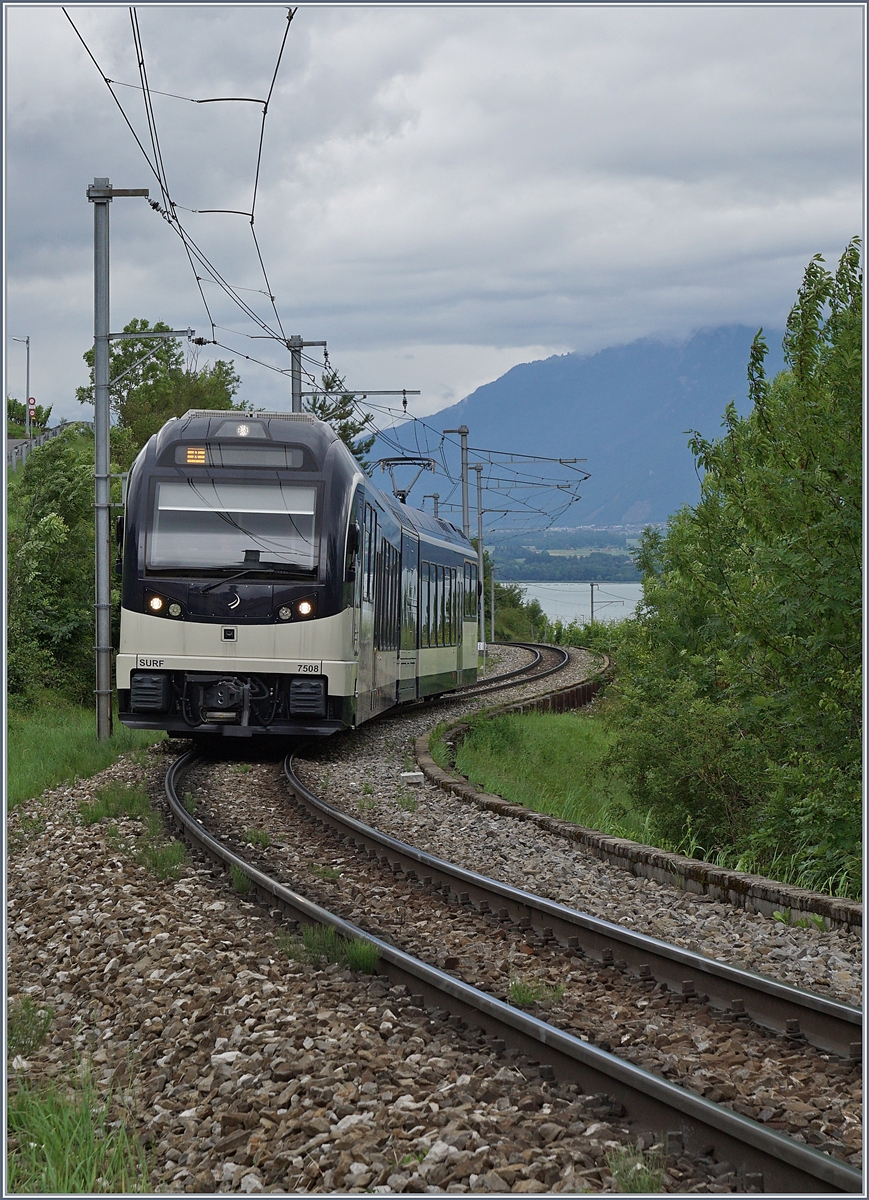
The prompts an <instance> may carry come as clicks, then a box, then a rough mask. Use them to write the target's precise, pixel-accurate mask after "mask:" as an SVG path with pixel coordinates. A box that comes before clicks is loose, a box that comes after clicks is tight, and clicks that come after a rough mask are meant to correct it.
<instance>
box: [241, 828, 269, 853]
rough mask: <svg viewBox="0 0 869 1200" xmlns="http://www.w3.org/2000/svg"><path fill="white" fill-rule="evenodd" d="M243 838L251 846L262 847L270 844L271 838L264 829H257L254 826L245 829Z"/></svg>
mask: <svg viewBox="0 0 869 1200" xmlns="http://www.w3.org/2000/svg"><path fill="white" fill-rule="evenodd" d="M244 840H245V841H246V842H247V843H248V844H249V845H251V846H261V847H262V848H263V849H265V848H266V847H267V846H270V845H271V844H272V839H271V837H270V835H269V834H268V833H267V832H266V830H265V829H257V828H256V827H255V826H251V828H250V829H245V831H244Z"/></svg>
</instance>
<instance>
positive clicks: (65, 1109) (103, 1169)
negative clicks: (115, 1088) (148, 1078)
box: [6, 1073, 151, 1196]
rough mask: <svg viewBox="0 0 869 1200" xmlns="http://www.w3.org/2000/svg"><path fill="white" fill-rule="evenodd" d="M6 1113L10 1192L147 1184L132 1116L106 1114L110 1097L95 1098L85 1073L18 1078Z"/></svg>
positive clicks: (126, 1188) (118, 1189)
mask: <svg viewBox="0 0 869 1200" xmlns="http://www.w3.org/2000/svg"><path fill="white" fill-rule="evenodd" d="M118 1115H119V1116H121V1117H122V1118H123V1115H122V1114H118ZM6 1117H7V1130H8V1135H9V1143H8V1145H9V1157H8V1166H7V1187H8V1191H9V1193H10V1194H13V1195H14V1194H19V1195H20V1194H22V1193H39V1194H43V1195H51V1196H60V1195H68V1194H70V1193H79V1194H100V1193H107V1192H111V1193H116V1194H118V1193H119V1194H124V1193H130V1192H144V1191H150V1190H151V1188H150V1186H149V1180H148V1162H147V1158H146V1155H145V1152H144V1150H143V1149H142V1146H141V1145H140V1144H139V1142H138V1140H137V1139H136V1137H135V1134H134V1133H132V1132H131V1129H132V1121H127V1120H125V1119H115V1120H112V1119H111V1117H112V1114H111V1097H109V1098H108V1099H107V1100H106V1101H104V1102H100V1100H99V1097H98V1096H97V1094H96V1089H95V1088H94V1085H93V1081H92V1079H91V1077H90V1075H89V1074H88V1073H85V1075H84V1076H83V1077H82V1078H81V1079H77V1080H76V1081H75V1082H74V1083H73V1082H69V1083H64V1082H62V1081H61V1082H58V1081H55V1080H51V1081H48V1082H46V1083H42V1084H39V1085H38V1086H33V1085H31V1084H30V1083H28V1082H26V1081H24V1080H19V1081H18V1083H17V1087H16V1088H15V1089H14V1090H13V1091H11V1092H10V1095H9V1097H8V1104H7V1109H6Z"/></svg>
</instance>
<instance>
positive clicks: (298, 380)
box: [287, 334, 304, 413]
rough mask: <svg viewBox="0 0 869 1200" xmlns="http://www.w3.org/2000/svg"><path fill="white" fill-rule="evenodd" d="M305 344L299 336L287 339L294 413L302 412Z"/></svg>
mask: <svg viewBox="0 0 869 1200" xmlns="http://www.w3.org/2000/svg"><path fill="white" fill-rule="evenodd" d="M303 345H304V342H303V341H302V338H301V336H300V335H299V334H296V335H295V336H294V337H290V338H287V349H288V350H289V352H290V363H291V368H290V374H291V378H292V381H293V412H294V413H300V412H301V411H302V346H303Z"/></svg>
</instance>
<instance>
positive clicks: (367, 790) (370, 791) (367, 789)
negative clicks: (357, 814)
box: [362, 779, 374, 796]
mask: <svg viewBox="0 0 869 1200" xmlns="http://www.w3.org/2000/svg"><path fill="white" fill-rule="evenodd" d="M362 795H363V796H373V795H374V788H373V787H372V786H371V781H370V780H368V779H366V780H365V782H364V783H363V785H362Z"/></svg>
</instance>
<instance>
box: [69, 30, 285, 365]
mask: <svg viewBox="0 0 869 1200" xmlns="http://www.w3.org/2000/svg"><path fill="white" fill-rule="evenodd" d="M61 11H62V12H63V14H64V16H65V17H66V19H67V21H68V22H69V24H70V26H71V27H72V29H73V32H74V33H75V35H76V37H77V38H78V40H79V42H80V43H81V44H82V46H83V47H84V50H85V52H86V54H87V55H88V57H89V59H90V60H91V62H92V63H93V65H94V67H95V68H96V70H97V72H98V73H99V75H100V78H101V79H102V80H103V82H104V83H105V84H106V86H107V87H108V90H109V93H110V95H111V97H112V99H113V100H114V102H115V105H116V106H117V108H118V111H119V112H120V114H121V116H122V118H123V120H124V123H125V124H126V126H127V128H128V129H129V131H130V133H131V134H132V136H133V139H134V141H135V142H136V145H137V146H138V147H139V149H140V151H141V153H142V156H143V158H144V159H145V162H146V163H147V165H148V168H149V170H150V171H151V173H152V175H153V176H154V178H155V179H156V180H157V183H158V186H159V188H160V192H161V195H162V196H165V201H164V203H163V204H159V203H158V202H157V201H155V200H151V201H150V204H151V207H152V208H153V209H155V211H157V212H158V213H159V214H160V215H161V216H162V217H163V218H164V220H165V221H166V222H167V224H168V225H169V226H170V228H171V229H173V231H174V232H175V233H176V235H177V236H178V237H179V238H180V239H181V241H182V244H183V245H184V248H185V251H186V253H187V256H188V261H190V265H191V269H192V270H193V274H194V277H195V279H196V283H197V287H198V290H199V294H200V297H201V299H202V303H203V307H204V308H205V312H206V315H207V317H208V321H209V324H210V325H211V328H212V334H213V332H214V330H215V328H216V323H215V321H214V318H213V315H212V312H211V308H210V306H209V303H208V300H207V298H206V296H205V293H204V291H203V289H202V286H201V285H202V282H203V280H202V279H201V278H200V276H199V274H198V272H197V270H196V268H195V267H194V266H193V260H195V261H196V262H197V263H198V264H199V265H200V267H201V268H202V269H203V270H204V271H205V272H206V274H207V275H209V276H210V277H211V280H212V281H213V282H214V283H216V284H217V285H218V286H219V287H220V288H221V290H222V291H223V292H224V293H225V294H226V296H227V297H228V298H229V299H230V300H231V301H233V303H235V304H236V305H237V306H238V307H239V308H240V309H241V311H242V312H243V313H244V314H245V316H247V317H248V318H249V319H250V320H251V321H252V322H253V323H254V324H255V325H258V326H259V328H261V329H262V330H263V331H264V332H265V333H266V334H267V335H268V336H269V337H270V338H272V339H273V340H275V341H277V342H280V343H282V344H285V343H286V338H285V337H283V336H282V330H281V329H280V319H279V317H278V314H277V310H276V309H275V315H276V317H277V318H278V329H274V328H272V327H271V326H270V325H269V324H268V322H266V321H265V320H264V319H263V318H262V317H261V316H260V315H259V314H258V313H257V312H256V311H255V310H254V309H253V308H251V306H250V305H248V304H247V303H246V302H245V301H244V300H242V298H241V297H240V296H239V295H238V294H237V292H236V291H235V289H233V287H232V286H231V285H230V284H229V283H228V282H227V280H226V279H224V277H223V276H222V274H221V272H220V271H219V270H218V269H217V268H216V267H215V266H214V264H213V263H212V262H211V261H210V260H209V258H208V256H207V255H206V254H205V252H204V251H203V250H202V249H201V247H200V246H199V245H198V244H197V242H196V240H195V239H194V238H193V237H192V236H191V235H190V233H189V231H188V230H187V229H186V228H185V227H184V225H183V224H182V222H181V219H180V217H179V216H178V209H179V208H182V209H183V211H186V212H197V211H200V210H196V209H189V208H183V206H181V205H179V204H177V202H176V201H175V199H174V197H173V196H172V194H171V192H170V191H169V188H168V184H167V180H166V177H165V172H161V169H160V166H161V163H160V161H159V155H158V153H157V151H156V150H155V153H154V158H152V157H151V155H150V154H149V153H148V151H147V149H146V148H145V146H144V144H143V142H142V140H141V138H140V137H139V135H138V133H137V132H136V130H135V128H134V126H133V124H132V122H131V121H130V118H129V117H128V115H127V113H126V111H125V109H124V106H123V105H122V104H121V101H120V100H119V98H118V96H117V95H116V94H115V91H114V87H113V81H112V80H111V79H110V78H109V76H108V75H106V73H105V72H104V71H103V69H102V67H101V66H100V64H99V63H98V62H97V59H96V57H95V55H94V54H93V52H92V51H91V49H90V47H89V46H88V44H87V42H86V40H85V38H84V37H83V36H82V34H81V32H80V31H79V29H78V28H77V26H76V24H75V22H74V21H73V19H72V17H71V16H70V15H69V13H68V12H67V10H66V8H62V10H61ZM288 11H289V12H290V14H291V15H290V16H289V17H288V21H287V28H285V30H284V36H283V39H282V42H281V49H280V53H279V56H278V61H277V64H276V67H275V71H274V72H273V77H272V84H271V88H270V91H269V98H270V96H271V93H272V91H273V89H274V84H275V80H276V78H277V71H278V67H279V66H280V59H281V56H282V54H283V48H284V45H285V43H286V38H287V33H288V29H289V23H290V21H291V20H292V16H294V15H295V12H296V10H295V9H293V10H288ZM134 28H135V27H134ZM140 50H141V39H139V41H138V45H137V57H138V52H139V51H140ZM141 57H142V59H144V55H143V54H142V55H141ZM139 90H142V92H143V94H144V95H145V96H146V97H147V100H146V103H148V101H149V100H150V86H149V84H148V82H147V75H146V74H145V78H144V79H143V82H142V84H141V87H140V89H139ZM170 94H171V95H174V93H170ZM181 98H182V99H190V97H181ZM251 99H252V98H251V97H242V96H240V97H215V98H209V99H208V100H203V101H202V103H216V102H218V101H224V100H225V101H227V102H229V101H232V100H236V101H238V102H245V103H246V102H248V101H250V100H251ZM152 118H153V110H151V119H152ZM151 119H149V132H150V130H151V127H152V125H151ZM260 132H261V140H262V133H263V130H262V128H261V131H260ZM155 140H156V141H157V146H159V140H158V139H155ZM213 211H217V210H213ZM224 211H226V210H224ZM243 215H245V216H248V217H249V216H250V214H248V213H244V214H243ZM254 240H255V239H254ZM256 250H257V256H258V259H259V260H260V266H261V269H262V270H263V276H264V280H265V283H266V287H267V288H268V293H266V294H268V296H269V298H270V300H271V301H272V305H273V307H274V297H273V295H272V292H271V286H270V284H269V281H268V276H267V274H266V272H265V265H264V262H263V261H262V255H261V253H260V252H259V246H258V244H257V245H256ZM251 290H253V289H251ZM243 336H249V335H243Z"/></svg>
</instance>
